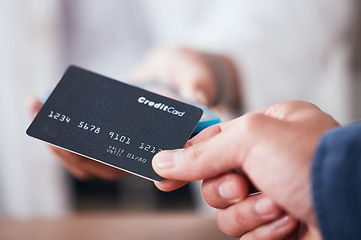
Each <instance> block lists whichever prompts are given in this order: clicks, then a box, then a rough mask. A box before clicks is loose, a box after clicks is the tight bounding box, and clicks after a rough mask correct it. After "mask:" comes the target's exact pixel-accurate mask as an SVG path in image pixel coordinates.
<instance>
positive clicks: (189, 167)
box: [152, 113, 276, 181]
mask: <svg viewBox="0 0 361 240" xmlns="http://www.w3.org/2000/svg"><path fill="white" fill-rule="evenodd" d="M268 119H271V118H270V117H267V116H265V115H263V114H259V113H255V114H250V115H245V116H243V117H240V118H239V119H238V120H237V122H233V123H232V124H231V125H228V126H227V127H225V129H224V131H221V132H220V133H218V134H217V135H215V136H213V137H211V138H209V139H207V140H204V141H201V142H199V143H197V144H194V145H192V146H190V147H187V148H185V149H180V150H171V151H162V152H160V153H158V154H157V155H156V156H155V157H154V158H153V162H152V163H153V168H154V170H155V171H156V172H157V173H158V174H159V175H160V176H162V177H164V178H166V179H172V180H180V181H196V180H202V179H207V178H211V177H214V176H217V175H219V174H222V173H225V172H228V171H231V170H233V169H238V168H242V165H243V162H244V159H246V158H247V155H248V153H249V152H250V151H251V150H252V148H254V147H256V146H257V142H258V138H259V137H260V136H261V134H259V133H261V132H262V129H264V128H265V126H266V123H267V122H265V120H268ZM274 121H276V120H274Z"/></svg>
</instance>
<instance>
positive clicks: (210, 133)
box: [184, 123, 222, 148]
mask: <svg viewBox="0 0 361 240" xmlns="http://www.w3.org/2000/svg"><path fill="white" fill-rule="evenodd" d="M221 132H222V123H220V124H216V125H213V126H210V127H208V128H206V129H204V130H203V131H201V132H200V133H198V134H197V135H196V136H195V137H193V138H192V139H190V140H189V141H188V142H187V143H186V145H185V146H184V148H188V147H191V146H194V145H196V144H198V143H201V142H203V141H205V140H208V139H210V138H211V137H214V136H216V135H217V134H219V133H221Z"/></svg>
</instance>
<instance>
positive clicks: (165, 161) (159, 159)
mask: <svg viewBox="0 0 361 240" xmlns="http://www.w3.org/2000/svg"><path fill="white" fill-rule="evenodd" d="M177 152H178V151H177ZM177 152H175V153H174V152H173V151H163V152H160V153H158V154H156V155H155V157H154V159H153V161H154V163H155V165H156V166H157V168H159V169H170V168H174V167H175V166H176V163H175V157H176V155H177Z"/></svg>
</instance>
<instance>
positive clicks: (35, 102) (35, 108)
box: [28, 98, 43, 118]
mask: <svg viewBox="0 0 361 240" xmlns="http://www.w3.org/2000/svg"><path fill="white" fill-rule="evenodd" d="M42 106H43V104H42V103H41V101H40V100H39V99H38V98H32V99H30V100H29V102H28V107H29V110H30V114H31V116H32V117H33V118H34V117H35V116H36V114H38V112H39V111H40V109H41V107H42Z"/></svg>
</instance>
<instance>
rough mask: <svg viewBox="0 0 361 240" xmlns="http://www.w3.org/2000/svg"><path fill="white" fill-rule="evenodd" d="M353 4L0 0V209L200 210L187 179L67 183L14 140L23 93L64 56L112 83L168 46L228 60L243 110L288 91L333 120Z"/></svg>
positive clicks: (341, 95) (352, 62)
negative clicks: (166, 183)
mask: <svg viewBox="0 0 361 240" xmlns="http://www.w3.org/2000/svg"><path fill="white" fill-rule="evenodd" d="M359 11H360V4H359V1H358V0H343V1H340V0H304V1H295V0H287V1H286V0H284V1H282V0H267V1H262V0H226V1H224V0H223V1H222V0H173V1H167V0H102V1H95V0H8V1H7V0H0V30H1V32H0V34H1V38H0V83H1V85H0V215H1V216H11V217H34V216H61V215H64V214H67V213H71V212H87V211H115V210H119V211H162V210H166V211H168V210H180V211H183V210H191V211H193V210H194V211H200V212H205V210H200V209H203V207H202V206H204V205H203V203H202V200H201V198H200V197H199V196H195V195H194V194H193V193H192V192H193V191H192V190H191V189H190V187H188V186H186V187H184V188H182V189H180V190H178V191H176V192H174V193H161V192H160V191H158V190H156V189H155V187H154V186H153V183H151V182H149V181H147V180H143V179H139V178H137V177H126V178H123V179H121V180H118V181H113V182H112V181H103V180H92V181H88V182H85V181H78V180H76V179H75V178H74V177H72V176H71V175H70V174H69V173H68V172H67V170H65V169H64V167H63V166H62V165H61V163H60V162H59V161H58V160H57V159H56V157H55V156H54V155H53V154H52V153H51V152H50V151H49V149H48V148H47V146H46V145H45V144H43V143H42V142H40V141H37V140H35V139H32V138H30V137H28V136H26V134H25V130H26V128H27V127H28V125H29V124H30V122H31V116H30V114H29V111H28V109H27V100H28V99H29V98H31V97H34V96H41V95H42V93H44V92H47V91H51V90H52V89H53V88H54V87H55V84H56V83H57V82H58V81H59V80H60V78H61V76H62V74H63V73H64V71H65V69H66V68H67V66H69V65H70V64H75V65H78V66H81V67H84V68H87V69H90V70H92V71H95V72H98V73H101V74H103V75H106V76H109V77H113V78H117V79H120V80H121V79H122V76H123V75H124V73H126V72H127V71H128V70H129V69H130V68H131V67H132V66H135V65H136V64H137V62H139V61H140V60H141V59H142V57H143V56H144V54H146V53H147V52H148V51H149V50H150V49H152V48H153V47H154V46H159V45H174V46H186V47H190V48H194V49H198V50H202V51H207V52H214V53H222V54H226V55H229V56H231V57H232V59H234V60H235V63H236V65H237V68H238V69H239V71H240V72H241V73H242V96H243V100H244V103H243V106H244V111H249V110H255V109H258V108H260V107H264V106H266V105H269V104H273V103H276V102H281V101H285V100H292V99H300V100H307V101H311V102H313V103H315V104H317V105H318V106H320V107H321V108H322V109H323V110H325V111H326V112H328V113H330V114H332V115H333V116H334V117H335V118H336V120H338V121H340V122H341V123H343V124H345V123H347V122H350V121H353V120H355V119H358V118H359V117H360V112H361V111H360V106H361V105H360V104H357V103H358V102H359V103H360V89H361V88H360V86H361V85H360V79H359V76H360V75H359V70H360V67H359V66H360V61H359V59H360V38H359V37H360V29H361V26H360V23H361V21H360V20H359V19H358V16H359Z"/></svg>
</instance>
